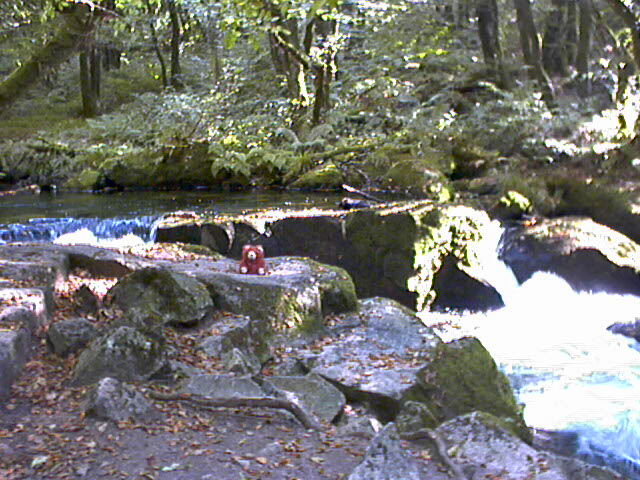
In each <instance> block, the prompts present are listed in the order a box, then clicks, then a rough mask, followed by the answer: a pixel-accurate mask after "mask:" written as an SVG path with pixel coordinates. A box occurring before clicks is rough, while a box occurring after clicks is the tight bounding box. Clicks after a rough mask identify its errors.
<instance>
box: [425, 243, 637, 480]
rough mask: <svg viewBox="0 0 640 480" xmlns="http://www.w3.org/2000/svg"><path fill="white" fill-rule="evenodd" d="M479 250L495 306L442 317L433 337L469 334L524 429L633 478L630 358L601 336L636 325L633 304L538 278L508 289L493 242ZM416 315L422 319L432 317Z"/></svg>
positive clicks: (629, 343) (627, 343)
mask: <svg viewBox="0 0 640 480" xmlns="http://www.w3.org/2000/svg"><path fill="white" fill-rule="evenodd" d="M493 240H495V238H493ZM488 245H490V242H489V243H488ZM485 251H486V252H491V254H490V255H487V258H485V259H483V261H482V263H483V266H484V269H485V274H484V275H483V276H484V280H485V281H487V282H488V283H490V284H491V285H492V286H494V288H496V290H498V292H499V293H500V294H501V295H502V298H503V301H504V303H505V307H504V308H502V309H499V310H495V311H492V312H485V313H478V314H473V313H462V314H459V315H453V314H451V313H449V314H446V315H447V319H446V321H447V322H450V326H449V327H446V326H445V327H442V331H441V333H442V336H443V339H445V340H450V339H452V338H455V337H459V336H462V335H473V336H476V337H477V338H479V339H480V341H481V342H482V343H483V345H484V346H485V347H486V348H487V350H488V351H489V352H490V353H491V355H492V356H493V358H494V359H495V360H496V362H497V363H498V365H499V366H500V368H501V369H502V370H503V371H504V372H505V374H507V376H508V378H509V379H510V381H511V384H512V386H513V389H514V393H515V395H516V397H517V399H518V401H519V402H520V403H523V404H524V405H525V408H524V416H525V420H526V422H527V424H528V425H529V426H531V427H534V428H540V429H548V430H560V431H568V432H574V433H575V434H577V435H578V451H577V452H576V453H577V454H578V456H581V457H583V458H585V459H587V460H589V461H592V462H593V463H598V464H606V465H609V466H611V467H612V468H615V469H617V470H618V471H620V472H621V473H624V474H625V475H628V476H629V477H630V478H634V479H640V352H639V351H638V350H639V348H638V346H637V344H636V343H637V342H635V340H632V339H629V338H626V337H623V336H620V335H615V334H612V333H611V332H609V331H607V327H608V326H609V325H611V324H613V323H616V322H633V321H635V320H636V319H640V298H637V297H634V296H630V295H613V294H606V293H588V292H575V291H574V290H573V289H572V288H571V287H570V286H569V285H568V284H567V282H565V281H564V280H563V279H562V278H560V277H558V276H556V275H554V274H552V273H548V272H537V273H535V274H534V275H533V276H532V277H531V278H530V279H529V280H527V281H526V282H524V283H523V284H522V285H518V284H517V282H515V277H514V276H513V274H512V273H511V272H510V269H509V268H508V266H506V265H505V264H504V263H503V262H501V261H499V260H498V255H497V243H494V244H493V248H487V249H485ZM426 315H428V316H429V317H428V318H429V319H430V320H429V321H430V322H431V321H433V320H434V318H433V317H432V315H437V314H433V313H429V314H426ZM423 318H424V316H423ZM425 320H426V318H425ZM436 322H437V323H441V322H442V319H440V320H438V319H436Z"/></svg>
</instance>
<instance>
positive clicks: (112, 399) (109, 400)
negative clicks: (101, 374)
mask: <svg viewBox="0 0 640 480" xmlns="http://www.w3.org/2000/svg"><path fill="white" fill-rule="evenodd" d="M84 413H85V415H87V416H90V417H95V418H98V419H100V420H112V421H114V422H124V421H127V420H134V421H147V420H151V419H153V418H157V417H158V412H157V411H156V410H155V409H154V407H153V406H152V404H151V403H149V402H148V401H147V399H146V398H145V397H144V396H143V395H142V394H141V393H140V392H138V391H137V390H135V389H134V388H132V387H130V386H129V385H126V384H125V383H122V382H120V381H118V380H116V379H115V378H110V377H107V378H103V379H102V380H100V381H99V382H98V383H97V384H96V385H94V386H93V388H92V389H91V390H90V391H89V392H88V394H87V399H86V401H85V404H84Z"/></svg>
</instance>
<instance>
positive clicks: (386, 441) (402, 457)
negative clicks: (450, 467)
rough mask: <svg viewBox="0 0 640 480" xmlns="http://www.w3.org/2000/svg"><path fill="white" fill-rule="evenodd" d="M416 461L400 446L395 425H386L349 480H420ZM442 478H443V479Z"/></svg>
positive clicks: (420, 476) (372, 442)
mask: <svg viewBox="0 0 640 480" xmlns="http://www.w3.org/2000/svg"><path fill="white" fill-rule="evenodd" d="M422 478H424V477H422V475H421V472H420V468H419V466H418V464H417V461H416V460H415V459H414V458H413V457H412V456H411V455H410V454H409V453H408V452H407V451H406V450H404V449H403V448H402V446H401V445H400V438H399V436H398V431H397V429H396V426H395V424H393V423H390V424H388V425H387V426H386V427H385V428H384V429H383V430H382V431H380V433H378V435H376V437H375V438H374V439H373V440H372V441H371V444H370V445H369V448H367V452H366V453H365V456H364V459H363V461H362V463H361V464H360V465H358V466H357V467H356V468H355V470H354V471H353V472H352V473H351V475H349V480H421V479H422ZM443 478H444V477H443Z"/></svg>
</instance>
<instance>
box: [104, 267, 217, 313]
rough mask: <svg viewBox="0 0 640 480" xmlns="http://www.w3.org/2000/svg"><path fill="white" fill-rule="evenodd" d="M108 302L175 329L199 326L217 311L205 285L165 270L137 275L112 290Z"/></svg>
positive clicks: (152, 270) (153, 269)
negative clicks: (149, 315)
mask: <svg viewBox="0 0 640 480" xmlns="http://www.w3.org/2000/svg"><path fill="white" fill-rule="evenodd" d="M108 298H109V301H110V302H111V304H113V305H117V306H118V307H120V308H121V309H122V310H124V311H127V310H129V309H133V308H135V309H137V310H146V311H148V312H150V313H153V314H155V315H158V316H159V317H160V318H162V319H163V320H164V322H165V323H167V324H174V325H179V324H186V325H191V324H195V323H197V322H198V321H200V320H201V319H202V318H204V316H205V315H206V314H207V313H209V312H210V311H211V310H212V309H213V301H212V300H211V296H210V295H209V292H208V291H207V289H206V287H205V286H204V285H203V284H202V283H200V282H199V281H197V280H196V279H194V278H192V277H190V276H188V275H184V274H180V273H176V272H173V271H171V270H169V269H165V268H145V269H142V270H138V271H135V272H133V273H132V274H130V275H128V276H126V277H124V278H123V279H121V280H120V281H119V282H118V283H117V284H116V285H114V286H113V287H112V288H111V290H109V293H108Z"/></svg>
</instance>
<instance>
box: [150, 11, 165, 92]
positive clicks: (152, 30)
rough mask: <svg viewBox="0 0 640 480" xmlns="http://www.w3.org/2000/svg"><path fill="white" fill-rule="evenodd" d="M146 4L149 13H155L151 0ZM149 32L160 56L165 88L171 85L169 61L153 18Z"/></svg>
mask: <svg viewBox="0 0 640 480" xmlns="http://www.w3.org/2000/svg"><path fill="white" fill-rule="evenodd" d="M145 5H146V7H147V13H148V14H149V15H153V13H154V12H153V9H152V8H151V3H149V0H145ZM149 33H150V34H151V43H152V44H153V51H154V52H155V53H156V57H158V63H159V64H160V80H161V81H162V86H163V87H164V88H167V87H168V86H169V80H168V77H167V62H165V60H164V55H163V54H162V49H161V48H160V42H159V41H158V34H157V33H156V24H155V22H154V19H153V18H150V19H149Z"/></svg>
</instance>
